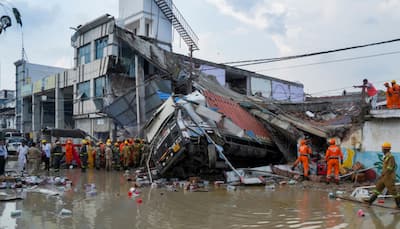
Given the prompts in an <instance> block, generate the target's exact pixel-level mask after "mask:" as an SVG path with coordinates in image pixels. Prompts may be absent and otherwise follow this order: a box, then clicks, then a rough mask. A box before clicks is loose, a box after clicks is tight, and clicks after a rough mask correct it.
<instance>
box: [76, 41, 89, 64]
mask: <svg viewBox="0 0 400 229" xmlns="http://www.w3.org/2000/svg"><path fill="white" fill-rule="evenodd" d="M78 55H79V58H78V65H81V64H87V63H89V62H90V43H89V44H87V45H84V46H82V47H80V48H79V50H78Z"/></svg>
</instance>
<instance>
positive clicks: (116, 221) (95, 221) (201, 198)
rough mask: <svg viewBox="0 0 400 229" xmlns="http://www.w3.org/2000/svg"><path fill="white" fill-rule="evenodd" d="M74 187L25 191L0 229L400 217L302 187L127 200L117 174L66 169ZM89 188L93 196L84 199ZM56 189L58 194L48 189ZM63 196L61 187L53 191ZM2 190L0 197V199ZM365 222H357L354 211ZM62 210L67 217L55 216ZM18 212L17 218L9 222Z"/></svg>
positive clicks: (6, 210)
mask: <svg viewBox="0 0 400 229" xmlns="http://www.w3.org/2000/svg"><path fill="white" fill-rule="evenodd" d="M65 175H66V176H67V177H68V178H69V179H70V180H71V181H72V183H73V186H72V188H71V189H70V190H69V191H65V192H64V194H62V195H61V196H47V195H45V194H43V193H34V192H28V193H27V194H26V198H25V199H24V200H19V201H10V202H0V214H1V217H0V228H397V226H399V227H400V224H399V221H400V214H393V210H388V209H383V208H382V209H381V208H377V207H372V208H370V209H368V208H366V207H365V206H361V205H359V204H355V203H352V202H347V201H339V200H335V199H330V198H329V197H328V193H327V192H325V191H317V190H303V189H302V188H301V186H300V185H294V186H291V185H285V186H281V187H279V186H277V187H276V188H275V189H267V188H265V187H264V186H261V187H243V186H241V187H238V188H237V189H236V190H227V189H226V187H225V186H217V187H215V186H214V185H212V184H210V185H209V191H208V192H190V191H183V190H182V189H181V188H179V187H178V188H177V189H176V191H173V190H168V189H166V188H154V187H153V188H151V187H144V188H141V189H140V191H141V193H140V194H139V196H137V197H136V198H129V197H128V190H129V188H130V187H131V182H128V181H126V180H125V177H124V176H123V174H122V172H109V173H107V172H104V171H95V170H89V171H88V172H87V173H83V174H81V172H80V170H77V169H75V170H67V171H65ZM89 183H94V184H95V186H96V192H92V193H86V190H85V184H89ZM53 189H54V190H57V189H55V188H54V187H53ZM58 190H60V188H59V189H58ZM4 191H5V190H0V192H4ZM360 208H362V209H363V210H364V211H365V217H359V216H357V214H356V213H357V211H358V209H360ZM62 209H67V210H71V211H72V215H71V216H69V215H60V212H61V210H62ZM15 210H22V214H21V215H20V216H13V217H12V216H11V213H12V212H14V211H15Z"/></svg>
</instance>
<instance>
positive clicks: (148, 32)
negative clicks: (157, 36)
mask: <svg viewBox="0 0 400 229" xmlns="http://www.w3.org/2000/svg"><path fill="white" fill-rule="evenodd" d="M145 33H146V37H150V24H149V23H146V27H145Z"/></svg>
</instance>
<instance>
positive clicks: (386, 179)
mask: <svg viewBox="0 0 400 229" xmlns="http://www.w3.org/2000/svg"><path fill="white" fill-rule="evenodd" d="M391 148H392V146H391V144H390V143H389V142H384V143H383V144H382V152H383V154H384V157H383V166H382V174H381V176H380V177H379V178H378V181H377V182H376V188H375V189H374V190H373V194H372V196H371V197H370V198H369V199H368V200H367V202H368V204H369V205H371V204H372V203H373V202H374V201H375V200H376V198H378V195H380V194H381V193H382V191H383V189H384V188H386V189H387V191H388V194H389V195H392V196H393V197H394V199H395V201H396V206H397V208H400V195H399V194H398V193H397V190H396V187H395V181H396V168H397V165H396V161H395V159H394V157H393V155H392V153H391V152H390V149H391Z"/></svg>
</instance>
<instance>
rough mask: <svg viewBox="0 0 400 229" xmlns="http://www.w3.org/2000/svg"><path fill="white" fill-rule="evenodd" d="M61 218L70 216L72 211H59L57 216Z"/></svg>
mask: <svg viewBox="0 0 400 229" xmlns="http://www.w3.org/2000/svg"><path fill="white" fill-rule="evenodd" d="M58 215H59V216H61V217H68V216H72V211H71V210H68V209H65V208H63V209H61V211H60V213H59V214H58Z"/></svg>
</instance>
